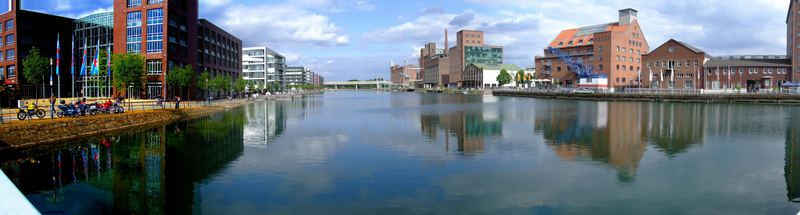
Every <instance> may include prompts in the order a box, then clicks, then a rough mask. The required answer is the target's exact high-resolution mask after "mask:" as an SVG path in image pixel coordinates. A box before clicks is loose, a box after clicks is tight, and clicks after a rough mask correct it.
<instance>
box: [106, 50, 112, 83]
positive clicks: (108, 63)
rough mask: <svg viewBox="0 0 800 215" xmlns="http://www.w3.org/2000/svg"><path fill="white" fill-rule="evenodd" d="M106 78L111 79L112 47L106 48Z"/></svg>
mask: <svg viewBox="0 0 800 215" xmlns="http://www.w3.org/2000/svg"><path fill="white" fill-rule="evenodd" d="M106 77H111V45H108V46H106Z"/></svg>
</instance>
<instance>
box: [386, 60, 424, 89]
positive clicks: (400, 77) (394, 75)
mask: <svg viewBox="0 0 800 215" xmlns="http://www.w3.org/2000/svg"><path fill="white" fill-rule="evenodd" d="M390 70H391V81H392V83H393V84H402V85H410V86H415V85H416V84H417V83H419V82H420V80H422V76H421V75H422V74H421V73H420V68H419V67H418V66H417V65H414V64H406V65H404V66H400V65H392V67H391V68H390Z"/></svg>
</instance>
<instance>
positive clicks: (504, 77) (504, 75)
mask: <svg viewBox="0 0 800 215" xmlns="http://www.w3.org/2000/svg"><path fill="white" fill-rule="evenodd" d="M511 79H512V78H511V74H508V71H506V69H502V70H500V74H499V75H497V83H498V84H499V85H500V87H502V86H503V85H506V84H509V83H511Z"/></svg>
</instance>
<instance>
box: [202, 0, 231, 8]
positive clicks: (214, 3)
mask: <svg viewBox="0 0 800 215" xmlns="http://www.w3.org/2000/svg"><path fill="white" fill-rule="evenodd" d="M230 3H231V0H200V5H203V7H209V8H218V7H221V6H225V5H229V4H230Z"/></svg>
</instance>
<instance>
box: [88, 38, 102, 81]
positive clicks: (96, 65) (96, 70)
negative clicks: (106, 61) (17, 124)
mask: <svg viewBox="0 0 800 215" xmlns="http://www.w3.org/2000/svg"><path fill="white" fill-rule="evenodd" d="M90 75H92V76H94V75H100V40H97V47H95V49H94V60H92V71H91V74H90Z"/></svg>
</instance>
